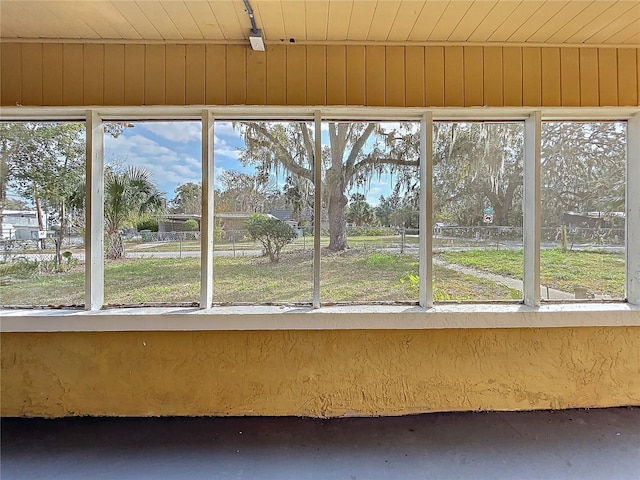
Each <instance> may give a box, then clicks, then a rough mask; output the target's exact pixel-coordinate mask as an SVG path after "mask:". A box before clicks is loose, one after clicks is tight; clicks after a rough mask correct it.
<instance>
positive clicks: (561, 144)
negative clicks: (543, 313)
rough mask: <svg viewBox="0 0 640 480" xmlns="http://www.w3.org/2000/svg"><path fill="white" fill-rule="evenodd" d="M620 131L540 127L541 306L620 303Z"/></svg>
mask: <svg viewBox="0 0 640 480" xmlns="http://www.w3.org/2000/svg"><path fill="white" fill-rule="evenodd" d="M625 168H626V124H625V123H622V122H544V123H543V126H542V165H541V177H542V178H541V193H542V238H541V252H540V277H541V278H540V280H541V283H542V298H543V299H544V300H567V299H578V300H581V301H584V300H589V299H591V300H604V299H606V300H608V299H618V300H619V299H623V298H625V232H626V225H625V222H626V218H625V217H626V215H625V192H626V189H625V185H626V182H625Z"/></svg>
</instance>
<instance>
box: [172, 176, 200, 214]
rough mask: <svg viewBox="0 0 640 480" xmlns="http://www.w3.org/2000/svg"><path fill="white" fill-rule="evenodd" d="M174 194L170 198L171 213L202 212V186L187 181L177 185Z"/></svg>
mask: <svg viewBox="0 0 640 480" xmlns="http://www.w3.org/2000/svg"><path fill="white" fill-rule="evenodd" d="M175 193H176V196H175V197H174V198H173V200H171V207H170V208H171V212H172V213H186V214H190V215H200V214H201V213H202V186H201V185H200V184H198V183H193V182H188V183H183V184H182V185H178V186H177V187H176V190H175Z"/></svg>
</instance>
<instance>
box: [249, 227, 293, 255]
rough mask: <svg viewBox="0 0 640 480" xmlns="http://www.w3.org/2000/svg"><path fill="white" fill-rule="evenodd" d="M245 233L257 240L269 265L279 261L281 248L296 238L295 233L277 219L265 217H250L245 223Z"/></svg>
mask: <svg viewBox="0 0 640 480" xmlns="http://www.w3.org/2000/svg"><path fill="white" fill-rule="evenodd" d="M246 227H247V231H248V232H249V236H250V237H251V239H252V240H258V241H259V242H260V243H261V244H262V247H263V249H264V253H265V255H269V260H270V261H271V263H277V262H278V260H280V251H281V250H282V247H284V246H285V245H287V244H288V243H291V242H292V241H293V240H294V239H295V238H296V236H297V235H296V232H295V230H294V229H293V228H291V226H289V225H287V224H286V223H284V222H283V221H282V220H278V219H277V218H270V217H267V216H266V215H252V216H251V217H250V218H249V219H248V220H247V222H246Z"/></svg>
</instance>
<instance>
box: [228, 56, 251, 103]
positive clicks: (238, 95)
mask: <svg viewBox="0 0 640 480" xmlns="http://www.w3.org/2000/svg"><path fill="white" fill-rule="evenodd" d="M227 102H228V103H229V104H230V105H244V104H246V103H247V48H245V47H244V46H242V45H229V46H228V47H227Z"/></svg>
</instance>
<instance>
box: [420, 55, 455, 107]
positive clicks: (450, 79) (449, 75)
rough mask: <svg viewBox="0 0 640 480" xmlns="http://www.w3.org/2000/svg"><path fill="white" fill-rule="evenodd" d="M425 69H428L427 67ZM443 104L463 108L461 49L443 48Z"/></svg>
mask: <svg viewBox="0 0 640 480" xmlns="http://www.w3.org/2000/svg"><path fill="white" fill-rule="evenodd" d="M427 68H429V67H428V66H427ZM444 78H445V86H444V104H445V106H447V107H462V106H464V59H463V51H462V47H444Z"/></svg>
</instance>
